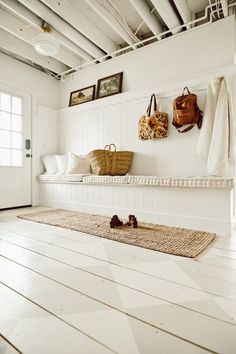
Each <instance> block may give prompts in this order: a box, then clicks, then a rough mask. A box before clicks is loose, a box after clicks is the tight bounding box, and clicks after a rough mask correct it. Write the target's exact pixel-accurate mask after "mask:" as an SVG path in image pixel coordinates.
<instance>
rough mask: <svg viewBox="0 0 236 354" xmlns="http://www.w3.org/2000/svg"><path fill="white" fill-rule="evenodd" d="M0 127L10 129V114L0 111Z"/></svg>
mask: <svg viewBox="0 0 236 354" xmlns="http://www.w3.org/2000/svg"><path fill="white" fill-rule="evenodd" d="M0 129H7V130H11V114H10V113H7V112H1V111H0Z"/></svg>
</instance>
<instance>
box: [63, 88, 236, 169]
mask: <svg viewBox="0 0 236 354" xmlns="http://www.w3.org/2000/svg"><path fill="white" fill-rule="evenodd" d="M193 91H194V92H196V93H197V94H198V102H199V106H200V107H201V108H203V107H204V102H205V96H206V90H205V89H204V88H202V87H201V88H200V87H195V88H193ZM179 93H181V89H180V90H179ZM176 94H177V91H176ZM119 96H120V97H119ZM144 96H145V95H144V93H139V95H136V97H135V98H130V97H129V95H127V94H126V95H123V98H122V95H117V96H116V97H115V96H113V98H106V99H103V100H96V101H94V102H90V103H86V104H82V105H78V106H74V107H73V108H69V109H65V110H61V111H60V112H59V138H58V143H59V152H60V153H65V152H67V151H73V152H74V153H77V154H82V155H83V154H87V153H88V152H89V151H91V150H93V149H97V148H103V147H104V146H105V145H106V144H109V143H115V145H116V146H117V149H118V150H131V151H134V152H135V156H134V161H133V166H132V169H131V171H130V173H131V174H137V175H155V176H206V175H207V173H206V162H205V161H203V160H202V159H200V158H199V157H198V156H197V154H196V145H197V140H198V136H199V130H198V129H197V127H194V128H193V129H192V130H191V131H189V132H188V133H184V134H180V133H178V132H177V130H176V129H175V128H174V126H173V125H172V124H171V123H172V102H173V98H174V97H175V96H172V95H171V96H170V95H168V96H167V97H165V96H164V97H163V96H162V97H160V99H159V101H158V102H159V109H160V110H163V111H165V112H167V113H168V115H169V136H168V137H167V138H162V139H157V140H150V141H142V140H139V139H138V120H139V117H140V116H141V115H142V114H143V113H144V112H145V111H146V108H147V105H148V102H149V97H148V96H147V97H144ZM226 175H227V176H232V175H234V164H233V163H230V164H229V168H228V171H227V173H226Z"/></svg>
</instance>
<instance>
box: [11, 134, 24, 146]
mask: <svg viewBox="0 0 236 354" xmlns="http://www.w3.org/2000/svg"><path fill="white" fill-rule="evenodd" d="M11 146H12V148H13V149H21V148H22V134H21V133H14V132H13V133H12V145H11Z"/></svg>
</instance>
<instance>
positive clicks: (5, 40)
mask: <svg viewBox="0 0 236 354" xmlns="http://www.w3.org/2000/svg"><path fill="white" fill-rule="evenodd" d="M0 47H1V48H3V49H5V50H7V51H10V52H12V53H15V54H17V55H19V56H21V57H22V58H27V59H29V60H31V61H32V62H34V63H36V64H39V65H41V66H42V67H44V68H47V69H49V70H51V71H53V72H55V73H57V74H58V73H61V72H63V70H66V68H67V66H65V65H64V64H62V63H60V62H58V61H57V60H56V59H54V58H51V57H44V56H43V55H40V54H38V53H37V52H36V51H35V50H34V48H33V47H32V46H31V45H29V44H27V43H25V42H23V41H22V40H20V39H18V38H17V37H15V36H13V35H11V34H10V33H7V32H6V31H4V30H0ZM23 84H24V83H22V85H23Z"/></svg>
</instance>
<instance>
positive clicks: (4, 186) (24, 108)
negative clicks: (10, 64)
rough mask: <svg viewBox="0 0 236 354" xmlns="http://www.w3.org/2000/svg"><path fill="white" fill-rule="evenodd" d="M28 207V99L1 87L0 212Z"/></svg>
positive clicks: (29, 187)
mask: <svg viewBox="0 0 236 354" xmlns="http://www.w3.org/2000/svg"><path fill="white" fill-rule="evenodd" d="M26 205H31V95H30V94H28V93H23V92H20V91H16V90H13V89H9V88H8V89H7V88H6V87H2V86H0V209H4V208H14V207H19V206H26Z"/></svg>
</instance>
